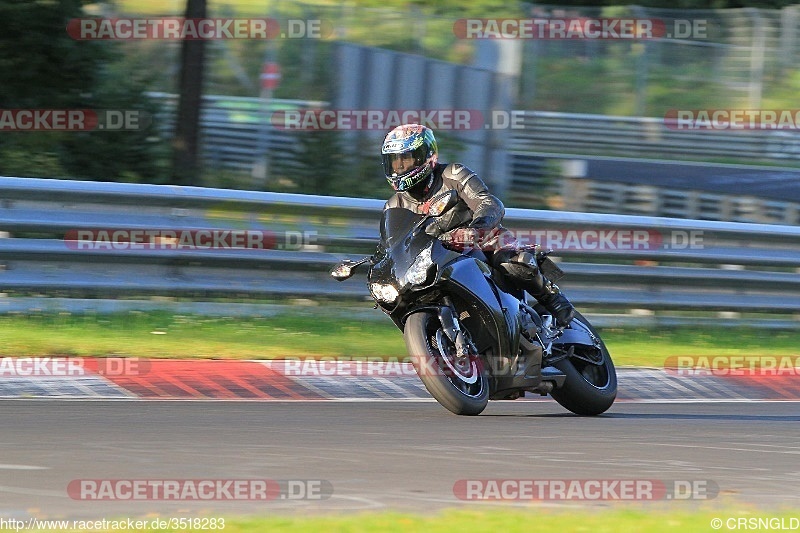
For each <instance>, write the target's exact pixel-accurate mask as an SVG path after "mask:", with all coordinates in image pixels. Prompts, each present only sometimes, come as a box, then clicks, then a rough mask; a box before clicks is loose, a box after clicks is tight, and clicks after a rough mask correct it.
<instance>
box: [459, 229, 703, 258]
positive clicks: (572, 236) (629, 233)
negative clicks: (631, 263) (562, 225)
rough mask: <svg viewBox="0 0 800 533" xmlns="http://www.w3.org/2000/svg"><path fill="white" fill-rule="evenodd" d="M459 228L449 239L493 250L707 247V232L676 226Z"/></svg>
mask: <svg viewBox="0 0 800 533" xmlns="http://www.w3.org/2000/svg"><path fill="white" fill-rule="evenodd" d="M460 235H462V234H461V233H460V232H459V230H456V231H455V232H453V234H452V239H453V240H451V239H448V238H447V236H445V240H446V241H448V242H452V243H453V245H457V246H458V247H463V248H465V249H466V248H480V249H482V250H486V251H493V250H496V249H499V248H504V247H506V246H525V247H529V246H533V245H539V246H540V247H542V248H544V249H545V250H555V251H559V250H563V251H583V252H601V251H615V250H627V251H648V250H687V249H692V250H695V249H702V248H704V247H705V243H704V234H703V232H702V231H699V230H690V231H684V230H673V231H669V232H661V231H657V230H648V229H626V228H619V229H615V228H573V229H513V230H509V231H507V232H504V233H501V234H499V235H496V232H495V231H494V230H490V231H488V232H487V231H485V230H474V231H473V232H471V234H470V235H467V238H466V240H459V239H460Z"/></svg>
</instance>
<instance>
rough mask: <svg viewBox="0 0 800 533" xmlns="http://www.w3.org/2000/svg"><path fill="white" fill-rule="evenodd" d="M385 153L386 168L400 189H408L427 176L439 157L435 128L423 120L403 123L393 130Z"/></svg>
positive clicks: (395, 185) (385, 142)
mask: <svg viewBox="0 0 800 533" xmlns="http://www.w3.org/2000/svg"><path fill="white" fill-rule="evenodd" d="M381 154H382V158H383V172H384V174H386V179H387V181H388V182H389V184H390V185H391V186H392V188H393V189H394V190H396V191H407V190H408V189H410V188H411V187H413V186H414V185H417V184H418V183H420V182H422V181H423V180H425V179H426V178H427V177H428V176H430V175H431V172H432V171H433V167H435V166H436V163H437V161H438V160H439V148H438V146H437V145H436V138H435V137H434V136H433V131H432V130H431V129H430V128H426V127H425V126H422V125H420V124H403V125H402V126H397V127H396V128H395V129H393V130H392V131H390V132H389V133H388V134H387V135H386V138H385V139H384V140H383V148H382V149H381Z"/></svg>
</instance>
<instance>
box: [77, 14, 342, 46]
mask: <svg viewBox="0 0 800 533" xmlns="http://www.w3.org/2000/svg"><path fill="white" fill-rule="evenodd" d="M332 33H333V26H332V25H331V24H330V23H327V22H326V21H323V20H319V19H288V20H286V21H284V22H283V23H281V22H279V21H278V20H276V19H273V18H181V17H164V18H115V19H109V18H79V19H72V20H70V21H69V23H68V24H67V34H69V36H70V37H72V38H73V39H75V40H77V41H130V40H155V41H163V40H190V41H197V40H201V41H202V40H225V39H256V40H269V39H322V38H324V37H327V36H329V35H331V34H332Z"/></svg>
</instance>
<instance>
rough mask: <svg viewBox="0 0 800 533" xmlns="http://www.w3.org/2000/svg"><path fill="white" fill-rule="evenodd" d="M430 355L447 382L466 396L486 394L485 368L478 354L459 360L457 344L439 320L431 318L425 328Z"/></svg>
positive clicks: (472, 396) (476, 396) (475, 396)
mask: <svg viewBox="0 0 800 533" xmlns="http://www.w3.org/2000/svg"><path fill="white" fill-rule="evenodd" d="M425 339H426V343H427V345H428V349H429V353H430V354H431V355H432V356H433V357H434V358H435V360H436V364H437V365H438V367H439V369H440V370H441V371H442V374H444V376H445V377H446V378H447V380H448V381H449V382H450V383H451V384H452V385H453V387H455V388H456V389H457V390H458V391H459V392H460V393H461V394H463V395H464V396H469V397H470V398H479V397H481V396H482V395H483V393H484V386H485V385H484V380H483V379H482V374H483V366H482V363H481V360H480V357H479V356H478V355H477V354H469V355H468V356H466V357H461V358H459V357H458V356H457V355H456V346H455V344H454V343H453V342H452V341H451V340H450V339H449V338H448V337H447V335H445V334H444V330H443V329H442V328H441V325H440V324H439V322H438V320H435V319H434V318H433V317H430V318H429V319H428V321H427V324H426V326H425Z"/></svg>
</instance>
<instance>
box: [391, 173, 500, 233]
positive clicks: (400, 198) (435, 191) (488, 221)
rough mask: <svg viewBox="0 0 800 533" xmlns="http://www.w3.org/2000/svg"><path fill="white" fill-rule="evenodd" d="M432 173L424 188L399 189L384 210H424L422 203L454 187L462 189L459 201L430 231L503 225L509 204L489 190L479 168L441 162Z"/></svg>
mask: <svg viewBox="0 0 800 533" xmlns="http://www.w3.org/2000/svg"><path fill="white" fill-rule="evenodd" d="M431 174H432V175H431V178H430V179H429V180H426V182H425V183H426V184H429V185H425V186H423V187H422V189H421V190H416V191H414V190H409V191H402V192H397V193H395V194H394V195H393V196H392V197H391V198H389V200H388V201H387V202H386V205H384V207H383V208H384V210H386V209H389V208H391V207H402V208H405V209H408V210H410V211H413V212H415V213H422V211H421V207H422V204H424V203H425V202H426V201H428V200H430V199H431V198H433V197H434V196H436V195H439V194H441V193H443V192H447V191H449V190H451V189H454V190H455V191H456V192H457V193H458V203H457V204H456V205H455V206H453V207H452V208H451V209H449V210H448V211H447V212H446V213H444V214H443V215H442V216H440V217H438V218H437V219H436V220H435V221H434V222H433V223H431V224H430V225H429V226H428V227H427V229H426V232H427V233H429V234H431V235H435V236H440V235H443V234H445V233H448V232H450V231H452V230H454V229H456V228H459V227H465V226H469V227H473V228H477V229H480V230H492V229H495V228H501V226H500V222H501V221H502V220H503V216H504V215H505V207H504V206H503V203H502V202H501V201H500V200H499V199H498V198H497V197H496V196H494V195H492V194H491V193H489V189H488V188H487V187H486V184H485V183H484V182H483V180H481V179H480V178H479V177H478V175H477V174H476V173H475V172H473V171H472V170H470V169H469V168H467V167H466V166H464V165H461V164H459V163H450V164H447V163H439V164H437V165H436V167H434V169H433V172H432V173H431ZM415 189H416V187H415ZM501 229H502V228H501Z"/></svg>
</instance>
